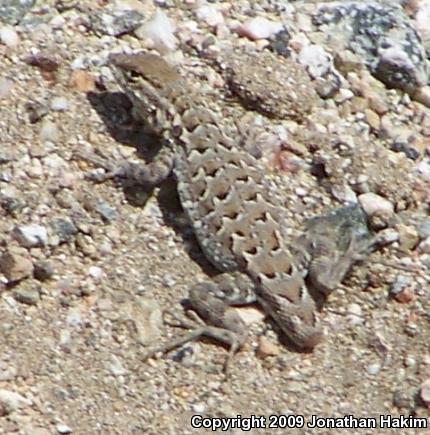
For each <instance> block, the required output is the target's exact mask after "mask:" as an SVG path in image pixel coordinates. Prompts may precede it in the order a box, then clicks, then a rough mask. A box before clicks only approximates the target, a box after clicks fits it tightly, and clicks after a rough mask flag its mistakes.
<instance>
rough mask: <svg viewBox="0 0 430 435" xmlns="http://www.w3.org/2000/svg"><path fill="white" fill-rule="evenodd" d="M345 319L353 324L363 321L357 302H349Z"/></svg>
mask: <svg viewBox="0 0 430 435" xmlns="http://www.w3.org/2000/svg"><path fill="white" fill-rule="evenodd" d="M347 319H348V321H349V323H350V324H351V325H353V326H355V325H360V324H361V323H363V317H362V310H361V307H360V305H358V304H350V305H349V307H348V314H347Z"/></svg>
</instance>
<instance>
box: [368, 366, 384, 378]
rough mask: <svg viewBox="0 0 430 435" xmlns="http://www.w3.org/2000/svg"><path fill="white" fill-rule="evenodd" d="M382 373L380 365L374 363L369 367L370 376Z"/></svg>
mask: <svg viewBox="0 0 430 435" xmlns="http://www.w3.org/2000/svg"><path fill="white" fill-rule="evenodd" d="M380 371H381V364H380V363H373V364H370V365H369V366H368V367H367V373H369V375H372V376H375V375H377V374H378V373H379V372H380Z"/></svg>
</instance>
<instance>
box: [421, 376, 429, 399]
mask: <svg viewBox="0 0 430 435" xmlns="http://www.w3.org/2000/svg"><path fill="white" fill-rule="evenodd" d="M420 396H421V399H422V400H423V401H424V402H425V403H426V405H428V404H430V378H427V379H426V380H425V381H424V382H423V383H422V384H421V387H420Z"/></svg>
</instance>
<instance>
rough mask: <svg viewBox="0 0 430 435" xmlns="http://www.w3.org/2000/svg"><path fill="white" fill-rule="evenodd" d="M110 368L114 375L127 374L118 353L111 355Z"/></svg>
mask: <svg viewBox="0 0 430 435" xmlns="http://www.w3.org/2000/svg"><path fill="white" fill-rule="evenodd" d="M108 368H109V371H110V372H111V373H112V374H113V375H114V376H122V375H125V374H127V370H126V369H125V368H124V366H123V364H122V362H121V360H120V359H119V358H118V357H117V356H116V355H111V357H110V363H109V365H108Z"/></svg>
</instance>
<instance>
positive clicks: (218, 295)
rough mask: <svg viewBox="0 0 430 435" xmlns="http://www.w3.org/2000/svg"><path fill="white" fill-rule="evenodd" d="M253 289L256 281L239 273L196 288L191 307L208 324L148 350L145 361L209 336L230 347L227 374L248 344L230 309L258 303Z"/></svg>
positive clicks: (226, 362) (237, 320)
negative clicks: (242, 347) (245, 344)
mask: <svg viewBox="0 0 430 435" xmlns="http://www.w3.org/2000/svg"><path fill="white" fill-rule="evenodd" d="M254 288H255V285H254V283H253V281H252V280H251V279H250V278H249V277H248V276H247V275H245V274H242V273H240V272H232V273H223V274H221V275H218V276H216V277H215V278H214V279H213V280H208V281H203V282H201V283H199V284H197V285H195V286H194V287H193V288H192V289H191V290H190V294H189V302H190V306H191V308H192V309H193V310H194V311H195V312H196V313H197V314H198V315H199V317H200V318H201V319H203V320H204V322H205V323H206V324H205V325H203V326H200V327H197V328H194V329H193V330H192V331H191V332H190V333H188V334H186V335H185V336H184V337H181V338H179V339H177V340H174V341H172V342H170V343H167V344H166V345H164V346H161V347H158V348H155V349H153V350H151V351H149V352H148V353H147V354H146V355H145V358H149V357H151V356H153V355H154V354H155V353H158V352H162V353H166V352H168V351H170V350H172V349H174V348H177V347H179V346H182V345H183V344H185V343H187V342H189V341H193V340H196V339H198V338H200V337H203V336H206V337H210V338H213V339H215V340H217V341H220V342H222V343H224V344H227V345H228V346H229V347H230V349H229V353H228V356H227V358H226V361H225V365H224V371H225V372H227V371H228V368H229V365H230V363H231V360H232V358H233V356H234V354H235V353H236V352H237V351H238V350H239V349H240V347H241V346H242V345H243V343H244V342H245V340H246V337H247V332H248V331H247V327H246V325H245V323H244V322H243V320H242V319H241V318H240V317H239V315H238V314H237V313H236V312H235V311H234V310H232V309H231V307H232V306H237V305H246V304H250V303H253V302H255V301H256V295H255V292H254ZM181 323H182V325H181V326H185V327H189V324H184V322H181Z"/></svg>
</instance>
